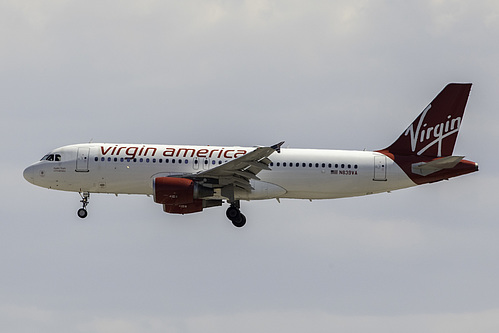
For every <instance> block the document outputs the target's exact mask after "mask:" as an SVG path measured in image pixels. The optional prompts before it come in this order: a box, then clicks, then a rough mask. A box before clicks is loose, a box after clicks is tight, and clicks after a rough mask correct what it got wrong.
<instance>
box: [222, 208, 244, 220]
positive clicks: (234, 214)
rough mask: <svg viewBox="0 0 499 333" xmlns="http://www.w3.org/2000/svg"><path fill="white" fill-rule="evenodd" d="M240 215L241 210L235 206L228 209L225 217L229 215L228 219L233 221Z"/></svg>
mask: <svg viewBox="0 0 499 333" xmlns="http://www.w3.org/2000/svg"><path fill="white" fill-rule="evenodd" d="M240 214H241V212H240V211H239V209H237V208H236V207H234V206H230V207H229V208H227V212H226V213H225V215H227V218H228V219H229V220H231V221H232V220H233V219H235V218H236V217H237V216H238V215H240Z"/></svg>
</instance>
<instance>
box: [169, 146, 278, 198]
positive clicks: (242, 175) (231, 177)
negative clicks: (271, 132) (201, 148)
mask: <svg viewBox="0 0 499 333" xmlns="http://www.w3.org/2000/svg"><path fill="white" fill-rule="evenodd" d="M283 144H284V141H282V142H279V143H277V144H275V145H273V146H270V147H258V148H256V149H255V150H253V151H251V152H249V153H247V154H246V155H243V156H241V157H238V158H236V159H234V160H232V161H229V162H227V163H224V164H222V165H219V166H217V167H215V168H212V169H209V170H204V171H200V172H198V173H189V174H183V175H176V176H175V177H182V178H190V179H196V180H203V179H209V180H211V181H212V182H213V181H216V182H215V184H214V185H215V187H223V186H227V185H234V186H237V187H240V188H242V189H244V190H247V191H251V185H250V182H249V181H250V180H251V179H254V180H259V179H260V178H258V176H257V174H258V173H259V172H260V171H262V170H270V168H269V164H270V163H271V160H270V159H269V158H268V157H269V156H270V155H272V154H273V153H274V152H278V153H279V152H280V151H281V146H282V145H283ZM217 185H218V186H217Z"/></svg>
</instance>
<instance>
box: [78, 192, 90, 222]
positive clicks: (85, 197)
mask: <svg viewBox="0 0 499 333" xmlns="http://www.w3.org/2000/svg"><path fill="white" fill-rule="evenodd" d="M80 197H81V200H80V202H81V203H82V204H83V208H80V209H78V213H77V214H78V217H80V218H82V219H84V218H85V217H87V215H88V212H87V205H88V203H89V198H90V193H89V192H80Z"/></svg>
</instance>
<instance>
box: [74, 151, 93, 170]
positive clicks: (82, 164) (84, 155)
mask: <svg viewBox="0 0 499 333" xmlns="http://www.w3.org/2000/svg"><path fill="white" fill-rule="evenodd" d="M89 154H90V148H78V153H77V156H76V171H77V172H88V159H89Z"/></svg>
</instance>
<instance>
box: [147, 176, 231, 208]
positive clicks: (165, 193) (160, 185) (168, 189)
mask: <svg viewBox="0 0 499 333" xmlns="http://www.w3.org/2000/svg"><path fill="white" fill-rule="evenodd" d="M153 188H154V202H156V203H159V204H163V210H164V211H165V212H167V213H173V214H189V213H195V212H200V211H202V210H203V208H206V207H212V206H219V205H221V201H220V203H219V202H218V201H219V200H213V201H216V202H211V201H212V200H210V201H206V200H203V198H207V197H210V196H213V193H214V191H213V189H211V188H208V187H205V186H202V185H199V184H198V183H196V182H195V181H193V180H191V179H186V178H174V177H158V178H155V179H154V181H153Z"/></svg>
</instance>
